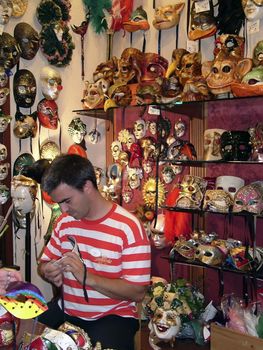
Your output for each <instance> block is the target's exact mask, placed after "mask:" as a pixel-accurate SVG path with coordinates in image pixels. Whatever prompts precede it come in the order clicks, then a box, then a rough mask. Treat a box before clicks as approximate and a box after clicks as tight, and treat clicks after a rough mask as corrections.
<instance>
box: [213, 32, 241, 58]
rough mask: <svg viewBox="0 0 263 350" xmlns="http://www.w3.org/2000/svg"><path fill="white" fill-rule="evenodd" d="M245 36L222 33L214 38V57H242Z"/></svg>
mask: <svg viewBox="0 0 263 350" xmlns="http://www.w3.org/2000/svg"><path fill="white" fill-rule="evenodd" d="M244 46H245V38H244V37H241V36H238V35H234V34H222V35H220V36H218V37H217V38H216V41H215V49H214V56H215V59H221V60H223V59H226V58H231V57H232V58H235V59H237V60H240V59H242V58H243V57H244Z"/></svg>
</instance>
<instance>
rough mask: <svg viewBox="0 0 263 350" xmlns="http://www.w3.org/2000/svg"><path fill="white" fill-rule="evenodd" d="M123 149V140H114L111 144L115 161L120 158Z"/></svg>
mask: <svg viewBox="0 0 263 350" xmlns="http://www.w3.org/2000/svg"><path fill="white" fill-rule="evenodd" d="M121 151H122V146H121V142H120V141H113V142H112V144H111V154H112V157H113V159H114V161H115V162H116V161H118V160H119V157H120V153H121Z"/></svg>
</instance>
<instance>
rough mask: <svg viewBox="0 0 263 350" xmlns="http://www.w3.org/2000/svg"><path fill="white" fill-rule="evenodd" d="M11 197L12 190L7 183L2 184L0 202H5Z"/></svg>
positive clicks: (0, 186) (0, 185)
mask: <svg viewBox="0 0 263 350" xmlns="http://www.w3.org/2000/svg"><path fill="white" fill-rule="evenodd" d="M9 198H10V190H9V188H8V187H7V186H6V185H2V184H0V204H5V203H6V202H7V201H8V199H9Z"/></svg>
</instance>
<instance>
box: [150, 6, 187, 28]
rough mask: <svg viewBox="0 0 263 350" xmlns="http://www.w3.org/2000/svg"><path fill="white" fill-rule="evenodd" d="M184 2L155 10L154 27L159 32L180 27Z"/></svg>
mask: <svg viewBox="0 0 263 350" xmlns="http://www.w3.org/2000/svg"><path fill="white" fill-rule="evenodd" d="M183 8H184V2H181V3H178V4H176V5H167V6H160V7H157V8H156V9H155V14H154V19H153V26H154V28H156V29H157V30H163V29H170V28H172V27H175V26H176V25H178V23H179V20H180V14H181V12H182V10H183Z"/></svg>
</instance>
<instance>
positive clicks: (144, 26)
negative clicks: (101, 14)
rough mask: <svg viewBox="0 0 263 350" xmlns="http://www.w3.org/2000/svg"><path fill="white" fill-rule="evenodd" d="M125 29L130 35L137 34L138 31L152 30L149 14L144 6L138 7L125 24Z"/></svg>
mask: <svg viewBox="0 0 263 350" xmlns="http://www.w3.org/2000/svg"><path fill="white" fill-rule="evenodd" d="M123 28H124V30H126V31H127V32H130V33H132V32H136V31H137V30H144V31H145V30H148V29H149V28H150V25H149V22H148V16H147V13H146V11H145V10H144V9H143V7H142V6H139V7H137V9H136V10H135V11H133V12H132V13H131V17H130V19H129V20H128V21H125V22H123Z"/></svg>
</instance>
